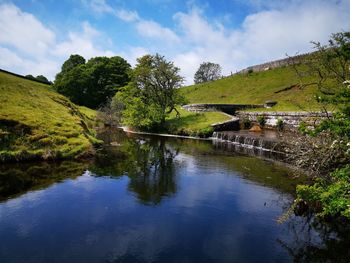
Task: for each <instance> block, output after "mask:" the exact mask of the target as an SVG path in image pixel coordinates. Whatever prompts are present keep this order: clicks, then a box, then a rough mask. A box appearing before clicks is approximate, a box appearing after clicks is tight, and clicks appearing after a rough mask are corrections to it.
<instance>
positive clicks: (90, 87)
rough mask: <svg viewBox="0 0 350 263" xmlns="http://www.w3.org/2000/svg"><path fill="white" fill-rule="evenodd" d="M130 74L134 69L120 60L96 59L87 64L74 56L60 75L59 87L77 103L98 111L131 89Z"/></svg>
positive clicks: (57, 85) (81, 58)
mask: <svg viewBox="0 0 350 263" xmlns="http://www.w3.org/2000/svg"><path fill="white" fill-rule="evenodd" d="M129 72H130V65H129V64H128V62H127V61H126V60H124V59H123V58H121V57H119V56H115V57H111V58H107V57H95V58H91V59H90V60H89V61H88V62H87V63H85V59H84V58H83V57H81V56H79V55H71V56H70V58H69V59H68V60H67V61H65V62H64V63H63V65H62V68H61V72H60V73H58V74H57V75H56V79H55V87H56V89H57V91H58V92H59V93H61V94H63V95H65V96H67V97H68V98H70V99H71V100H72V101H73V102H74V103H77V104H79V105H84V106H87V107H90V108H97V107H99V106H101V105H104V104H105V103H107V101H108V100H109V99H110V98H112V97H113V96H114V95H115V93H116V92H117V91H118V89H120V88H121V87H123V86H125V85H127V83H128V82H129V80H130V77H129Z"/></svg>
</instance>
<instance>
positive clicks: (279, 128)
mask: <svg viewBox="0 0 350 263" xmlns="http://www.w3.org/2000/svg"><path fill="white" fill-rule="evenodd" d="M283 126H284V123H283V119H282V118H278V119H277V122H276V127H277V130H279V131H282V130H283Z"/></svg>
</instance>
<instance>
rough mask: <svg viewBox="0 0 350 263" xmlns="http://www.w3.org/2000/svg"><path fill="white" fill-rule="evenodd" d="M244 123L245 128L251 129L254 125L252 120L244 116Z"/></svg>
mask: <svg viewBox="0 0 350 263" xmlns="http://www.w3.org/2000/svg"><path fill="white" fill-rule="evenodd" d="M242 124H243V128H244V129H249V128H250V127H251V126H252V122H251V120H249V119H248V118H244V119H243V120H242Z"/></svg>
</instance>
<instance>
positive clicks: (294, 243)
mask: <svg viewBox="0 0 350 263" xmlns="http://www.w3.org/2000/svg"><path fill="white" fill-rule="evenodd" d="M344 223H345V222H336V223H333V224H325V223H321V222H320V221H319V220H317V219H315V217H313V216H311V215H309V216H306V217H301V216H293V217H292V218H291V219H289V220H288V222H285V223H284V224H287V229H288V235H289V237H288V241H284V240H278V242H279V243H280V244H281V246H282V247H284V248H285V249H286V250H287V251H288V253H289V254H290V255H291V256H292V258H293V261H294V262H315V263H316V262H349V258H350V238H349V237H350V228H349V226H346V224H344Z"/></svg>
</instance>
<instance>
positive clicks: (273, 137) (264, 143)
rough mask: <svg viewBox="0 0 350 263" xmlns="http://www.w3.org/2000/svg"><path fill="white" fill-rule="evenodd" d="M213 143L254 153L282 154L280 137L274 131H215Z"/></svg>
mask: <svg viewBox="0 0 350 263" xmlns="http://www.w3.org/2000/svg"><path fill="white" fill-rule="evenodd" d="M212 141H213V144H214V145H215V146H216V147H219V148H222V149H226V150H230V151H239V152H242V151H243V152H244V153H248V154H254V155H266V153H269V154H282V153H281V151H279V147H278V146H279V139H278V137H277V134H273V132H272V131H270V132H268V134H265V133H253V132H248V131H222V132H218V131H217V132H214V133H213V136H212Z"/></svg>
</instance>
